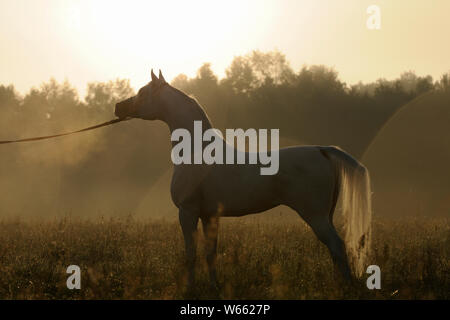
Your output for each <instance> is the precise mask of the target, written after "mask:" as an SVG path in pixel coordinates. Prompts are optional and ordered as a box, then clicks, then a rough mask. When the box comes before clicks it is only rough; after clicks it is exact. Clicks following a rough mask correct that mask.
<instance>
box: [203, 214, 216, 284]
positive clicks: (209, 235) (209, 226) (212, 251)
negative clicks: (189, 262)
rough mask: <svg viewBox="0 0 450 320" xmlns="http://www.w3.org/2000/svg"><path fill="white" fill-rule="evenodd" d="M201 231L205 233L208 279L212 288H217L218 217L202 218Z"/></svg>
mask: <svg viewBox="0 0 450 320" xmlns="http://www.w3.org/2000/svg"><path fill="white" fill-rule="evenodd" d="M202 224H203V233H204V235H205V242H206V243H205V249H206V262H207V263H208V271H209V280H210V283H211V286H212V287H213V288H214V289H218V283H217V272H216V257H217V233H218V227H219V218H217V217H209V218H202Z"/></svg>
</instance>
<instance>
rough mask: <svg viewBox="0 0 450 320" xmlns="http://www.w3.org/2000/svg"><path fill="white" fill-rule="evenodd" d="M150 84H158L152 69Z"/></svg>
mask: <svg viewBox="0 0 450 320" xmlns="http://www.w3.org/2000/svg"><path fill="white" fill-rule="evenodd" d="M152 82H153V83H158V82H159V79H158V78H157V77H156V75H155V74H154V73H153V69H152Z"/></svg>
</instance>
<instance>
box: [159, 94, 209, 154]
mask: <svg viewBox="0 0 450 320" xmlns="http://www.w3.org/2000/svg"><path fill="white" fill-rule="evenodd" d="M162 102H163V104H164V108H163V109H164V111H163V114H162V116H161V120H162V121H164V122H165V123H166V124H167V125H168V126H169V129H170V133H171V134H172V133H173V131H175V130H177V129H186V130H188V131H189V133H190V134H191V137H194V121H201V123H202V135H203V132H204V131H206V130H208V129H211V128H212V125H211V121H210V120H209V118H208V116H207V114H206V112H205V111H204V110H203V108H202V107H201V106H200V105H199V104H198V103H197V101H195V100H194V99H192V98H190V97H188V96H187V95H185V94H184V93H182V92H181V91H178V90H176V89H175V88H171V91H170V92H168V94H166V95H164V97H163V99H162ZM173 144H176V142H175V143H174V142H172V145H173Z"/></svg>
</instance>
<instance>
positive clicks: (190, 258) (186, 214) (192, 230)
mask: <svg viewBox="0 0 450 320" xmlns="http://www.w3.org/2000/svg"><path fill="white" fill-rule="evenodd" d="M179 218H180V224H181V229H182V230H183V236H184V244H185V249H186V267H187V287H188V289H191V288H192V285H193V284H194V281H195V258H196V253H197V224H198V215H197V214H195V213H194V212H192V211H189V210H185V209H180V211H179Z"/></svg>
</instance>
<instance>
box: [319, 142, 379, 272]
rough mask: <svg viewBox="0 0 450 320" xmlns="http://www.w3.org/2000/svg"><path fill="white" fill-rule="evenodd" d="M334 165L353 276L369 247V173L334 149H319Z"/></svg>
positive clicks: (356, 162) (365, 257) (360, 265)
mask: <svg viewBox="0 0 450 320" xmlns="http://www.w3.org/2000/svg"><path fill="white" fill-rule="evenodd" d="M321 152H322V153H324V154H325V155H326V156H327V158H329V159H330V160H331V162H332V163H333V164H334V167H335V172H336V176H337V179H338V183H337V184H336V188H339V189H338V190H336V191H337V192H339V193H340V194H342V197H341V199H342V211H343V214H344V217H345V219H346V228H345V245H346V249H347V254H348V256H349V260H350V263H351V265H352V266H353V269H354V271H355V273H356V275H357V276H361V275H362V274H363V272H364V271H365V266H366V260H367V258H368V256H369V254H370V246H371V236H372V234H371V233H372V232H371V231H372V230H371V220H372V204H371V189H370V176H369V171H368V170H367V168H366V167H364V165H362V164H361V163H360V162H359V161H358V160H356V159H355V158H353V157H352V156H351V155H349V154H348V153H346V152H345V151H343V150H342V149H340V148H338V147H334V146H330V147H321Z"/></svg>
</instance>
